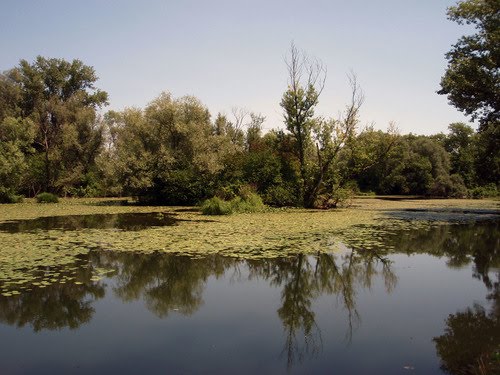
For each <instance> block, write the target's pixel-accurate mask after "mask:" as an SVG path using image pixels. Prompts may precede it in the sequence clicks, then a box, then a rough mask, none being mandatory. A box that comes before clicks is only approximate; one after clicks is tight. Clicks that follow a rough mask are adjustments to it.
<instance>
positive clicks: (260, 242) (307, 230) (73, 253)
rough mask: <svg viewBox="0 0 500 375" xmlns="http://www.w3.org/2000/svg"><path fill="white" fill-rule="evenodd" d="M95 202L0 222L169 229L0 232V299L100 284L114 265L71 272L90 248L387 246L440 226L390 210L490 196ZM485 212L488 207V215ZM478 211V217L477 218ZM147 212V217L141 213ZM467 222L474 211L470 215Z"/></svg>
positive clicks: (264, 250)
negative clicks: (159, 222) (121, 223)
mask: <svg viewBox="0 0 500 375" xmlns="http://www.w3.org/2000/svg"><path fill="white" fill-rule="evenodd" d="M98 203H99V201H98V200H77V199H72V200H64V199H63V200H62V201H61V203H58V204H54V205H51V206H46V205H39V204H35V203H33V202H31V201H28V202H27V203H23V204H14V205H9V206H2V207H1V211H0V223H3V222H9V221H13V220H33V219H36V220H39V219H40V218H44V217H52V218H53V217H61V218H62V221H64V218H65V217H69V216H71V217H75V215H87V216H88V215H118V214H120V215H126V214H134V215H138V214H141V215H145V214H151V215H156V216H158V217H159V216H162V217H163V216H165V215H168V216H169V217H175V219H176V220H177V222H176V225H174V226H152V227H148V228H145V229H142V230H141V231H137V230H116V228H113V227H112V226H109V225H107V226H106V227H105V228H98V227H95V226H90V227H81V228H73V230H70V231H68V230H64V228H62V229H57V228H52V229H47V230H45V229H43V227H42V228H38V229H35V230H30V231H25V232H23V231H19V232H16V233H8V232H0V244H1V245H0V287H1V288H2V289H1V290H2V293H1V294H2V295H3V296H4V297H11V296H13V295H15V294H13V291H19V290H21V291H22V290H28V289H31V288H44V287H46V286H49V285H51V284H53V283H66V282H69V281H71V282H73V283H74V284H77V285H80V284H83V283H97V282H100V281H101V280H102V279H103V278H105V277H106V276H107V275H110V274H112V273H113V272H114V270H113V269H92V270H89V272H90V273H89V274H88V275H86V277H85V278H82V277H78V272H80V271H81V270H82V269H87V267H88V265H85V264H79V263H78V259H79V257H81V256H83V255H86V254H88V253H89V252H90V251H94V250H99V251H125V252H140V253H153V252H164V253H174V254H183V255H189V256H192V257H200V256H206V255H209V254H220V255H223V256H229V257H236V258H245V259H259V258H260V259H262V258H276V257H286V256H292V255H296V254H318V253H333V252H336V251H338V250H339V249H341V248H342V246H348V247H351V248H355V249H359V250H364V251H371V250H377V251H385V252H390V251H393V250H394V248H393V247H392V246H391V245H387V241H385V239H386V238H387V236H390V235H392V234H394V233H396V232H397V231H401V230H409V229H415V228H428V227H431V226H436V225H440V221H439V220H411V217H410V219H409V216H408V215H407V214H405V216H404V220H403V219H401V217H397V215H391V214H390V213H391V212H392V213H393V212H396V213H398V212H403V211H405V210H406V211H405V212H407V211H408V210H411V209H414V210H415V209H418V210H422V209H424V210H428V211H432V210H443V209H445V210H456V209H457V208H460V209H482V210H490V211H492V212H493V215H496V213H497V212H498V211H497V209H498V203H497V202H495V201H465V200H460V201H457V200H447V201H443V200H440V201H433V200H426V201H418V200H412V201H396V202H392V201H381V200H378V199H359V200H355V201H354V206H353V207H352V208H349V209H340V210H332V211H318V210H304V209H286V210H283V209H280V210H270V211H268V212H261V213H252V214H239V215H233V216H221V217H217V218H215V219H214V218H213V217H210V218H207V217H206V216H202V215H201V214H200V213H198V212H193V210H186V209H182V208H178V207H177V208H176V207H138V206H111V205H107V206H104V205H99V204H98ZM490 213H491V212H490ZM478 216H480V215H478ZM144 217H146V216H144ZM472 219H474V216H473V217H472Z"/></svg>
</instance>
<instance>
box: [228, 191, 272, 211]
mask: <svg viewBox="0 0 500 375" xmlns="http://www.w3.org/2000/svg"><path fill="white" fill-rule="evenodd" d="M229 203H230V204H231V207H232V209H233V212H259V211H262V210H263V209H264V208H265V206H264V203H263V202H262V198H261V197H259V196H258V195H257V194H255V193H248V194H247V195H246V196H243V197H236V198H234V199H231V200H230V201H229Z"/></svg>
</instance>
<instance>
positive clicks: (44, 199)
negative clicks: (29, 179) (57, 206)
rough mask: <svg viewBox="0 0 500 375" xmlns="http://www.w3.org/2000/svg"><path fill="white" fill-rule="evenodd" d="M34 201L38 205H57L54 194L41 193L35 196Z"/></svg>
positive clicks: (56, 198)
mask: <svg viewBox="0 0 500 375" xmlns="http://www.w3.org/2000/svg"><path fill="white" fill-rule="evenodd" d="M36 201H37V202H38V203H57V202H59V198H58V197H57V195H55V194H52V193H47V192H43V193H40V194H38V195H37V196H36Z"/></svg>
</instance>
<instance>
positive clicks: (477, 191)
mask: <svg viewBox="0 0 500 375" xmlns="http://www.w3.org/2000/svg"><path fill="white" fill-rule="evenodd" d="M469 195H470V197H471V198H474V199H481V198H495V197H498V196H500V192H499V191H498V188H497V185H495V184H488V185H485V186H478V187H476V188H474V189H472V190H470V193H469Z"/></svg>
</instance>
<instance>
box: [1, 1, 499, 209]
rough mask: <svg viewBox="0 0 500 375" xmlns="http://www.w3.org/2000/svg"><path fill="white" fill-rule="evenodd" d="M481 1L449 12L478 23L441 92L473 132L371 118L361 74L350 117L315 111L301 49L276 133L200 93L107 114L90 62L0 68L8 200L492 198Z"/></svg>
mask: <svg viewBox="0 0 500 375" xmlns="http://www.w3.org/2000/svg"><path fill="white" fill-rule="evenodd" d="M471 4H472V5H471ZM485 4H486V5H484V6H482V7H483V8H484V7H486V8H484V9H483V8H481V7H476V8H477V9H476V8H474V3H470V2H463V3H461V4H459V5H458V6H457V7H452V8H450V10H449V17H450V18H451V19H452V20H455V21H457V22H459V23H464V22H466V23H472V24H474V25H475V26H476V28H477V29H478V33H477V34H476V35H474V36H468V37H464V38H462V39H460V40H459V41H458V43H457V44H456V45H455V46H453V49H452V50H451V51H450V52H449V53H448V55H447V58H448V61H449V65H448V69H447V71H446V73H445V75H444V76H443V79H442V82H441V90H440V91H439V94H443V95H447V96H448V99H449V100H450V103H451V104H453V105H455V106H456V107H457V108H458V109H460V110H462V111H463V112H464V113H465V114H467V115H469V116H470V117H471V119H473V120H476V121H477V123H478V124H479V126H478V129H477V131H475V130H474V129H473V128H472V127H471V126H469V125H467V124H464V123H453V124H450V125H449V126H448V132H447V133H446V134H444V133H439V134H435V135H431V136H424V135H415V134H406V135H402V134H399V133H398V131H397V129H396V128H395V126H389V129H388V131H385V132H384V131H380V130H375V129H374V128H373V127H362V126H361V124H360V123H359V112H360V109H361V106H362V104H363V100H364V97H363V93H362V90H361V88H360V86H359V85H358V82H357V80H356V76H354V75H351V76H350V77H349V81H350V82H349V83H350V85H351V93H352V95H351V97H350V98H348V100H347V105H346V106H345V110H344V112H343V113H342V115H341V116H339V117H338V118H322V117H319V116H316V115H315V113H314V110H315V107H316V106H317V104H318V102H319V100H320V96H321V91H322V90H323V87H324V85H325V80H326V73H325V72H326V69H325V67H324V66H322V64H321V63H319V62H317V61H316V60H311V59H308V57H307V56H306V54H305V53H304V52H302V51H299V50H298V49H297V48H296V47H295V46H294V45H292V46H291V48H290V51H289V54H288V58H287V68H288V77H289V82H288V87H287V88H286V89H285V92H284V94H283V96H282V98H281V102H280V105H281V107H282V109H283V116H284V125H285V126H284V128H283V129H280V128H278V127H276V128H275V129H274V130H270V131H267V132H264V131H263V123H264V122H265V118H264V117H263V116H262V115H261V114H259V113H256V112H251V111H247V110H243V109H241V108H239V109H238V108H236V109H234V110H233V111H232V114H231V115H229V116H228V115H225V114H221V113H218V114H211V113H210V112H209V110H208V109H207V107H206V106H205V105H204V104H203V103H202V102H201V101H200V100H199V99H197V98H195V97H192V96H185V97H180V98H176V97H173V96H172V95H171V94H170V93H168V92H165V93H163V94H161V95H160V96H159V97H157V98H154V99H153V100H152V101H151V102H150V103H149V104H148V105H147V106H146V107H145V108H126V109H124V110H123V111H120V112H117V111H108V112H107V113H105V112H104V111H103V108H104V107H105V106H106V105H107V104H108V95H107V93H106V92H105V91H102V90H100V89H98V88H97V87H96V82H97V80H98V77H97V75H96V72H95V71H94V69H93V68H92V67H90V66H87V65H85V64H84V63H83V62H81V61H79V60H73V61H71V62H70V61H65V60H63V59H55V58H44V57H40V56H39V57H38V58H36V60H35V61H33V62H28V61H26V60H21V61H20V63H19V65H18V66H16V67H14V68H12V69H10V70H8V71H6V72H4V73H3V74H0V201H2V202H16V201H18V200H19V199H20V197H21V196H27V197H33V196H36V195H38V194H39V193H41V192H50V193H53V194H56V195H58V196H72V197H97V196H133V197H136V198H137V199H138V200H139V201H140V202H142V203H152V204H173V205H191V204H197V203H200V202H201V201H203V200H204V199H207V198H210V197H214V196H216V197H219V198H220V199H226V200H229V199H231V198H234V197H237V196H238V195H245V194H248V192H250V194H258V195H259V196H260V197H261V198H262V200H263V201H264V202H265V203H267V204H269V205H273V206H303V207H335V206H337V205H338V204H339V203H340V202H342V201H344V200H346V199H347V198H348V197H349V196H351V195H352V194H355V193H369V194H373V193H376V194H411V195H423V196H432V197H459V198H462V197H483V196H495V195H497V192H498V187H499V186H498V184H499V176H500V156H499V149H500V146H499V145H500V141H499V139H500V135H499V126H498V122H499V111H500V110H499V99H498V98H499V97H500V95H499V82H498V66H499V61H498V59H499V53H498V45H499V44H498V43H495V40H498V37H499V36H498V33H499V31H498V30H499V27H498V12H497V11H496V10H495V9H496V8H495V9H489V8H488V6H493V5H494V4H493V5H491V4H489V2H485ZM474 64H475V65H474ZM430 94H432V93H430ZM276 100H277V101H279V100H280V98H276ZM278 125H280V124H276V126H278Z"/></svg>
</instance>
